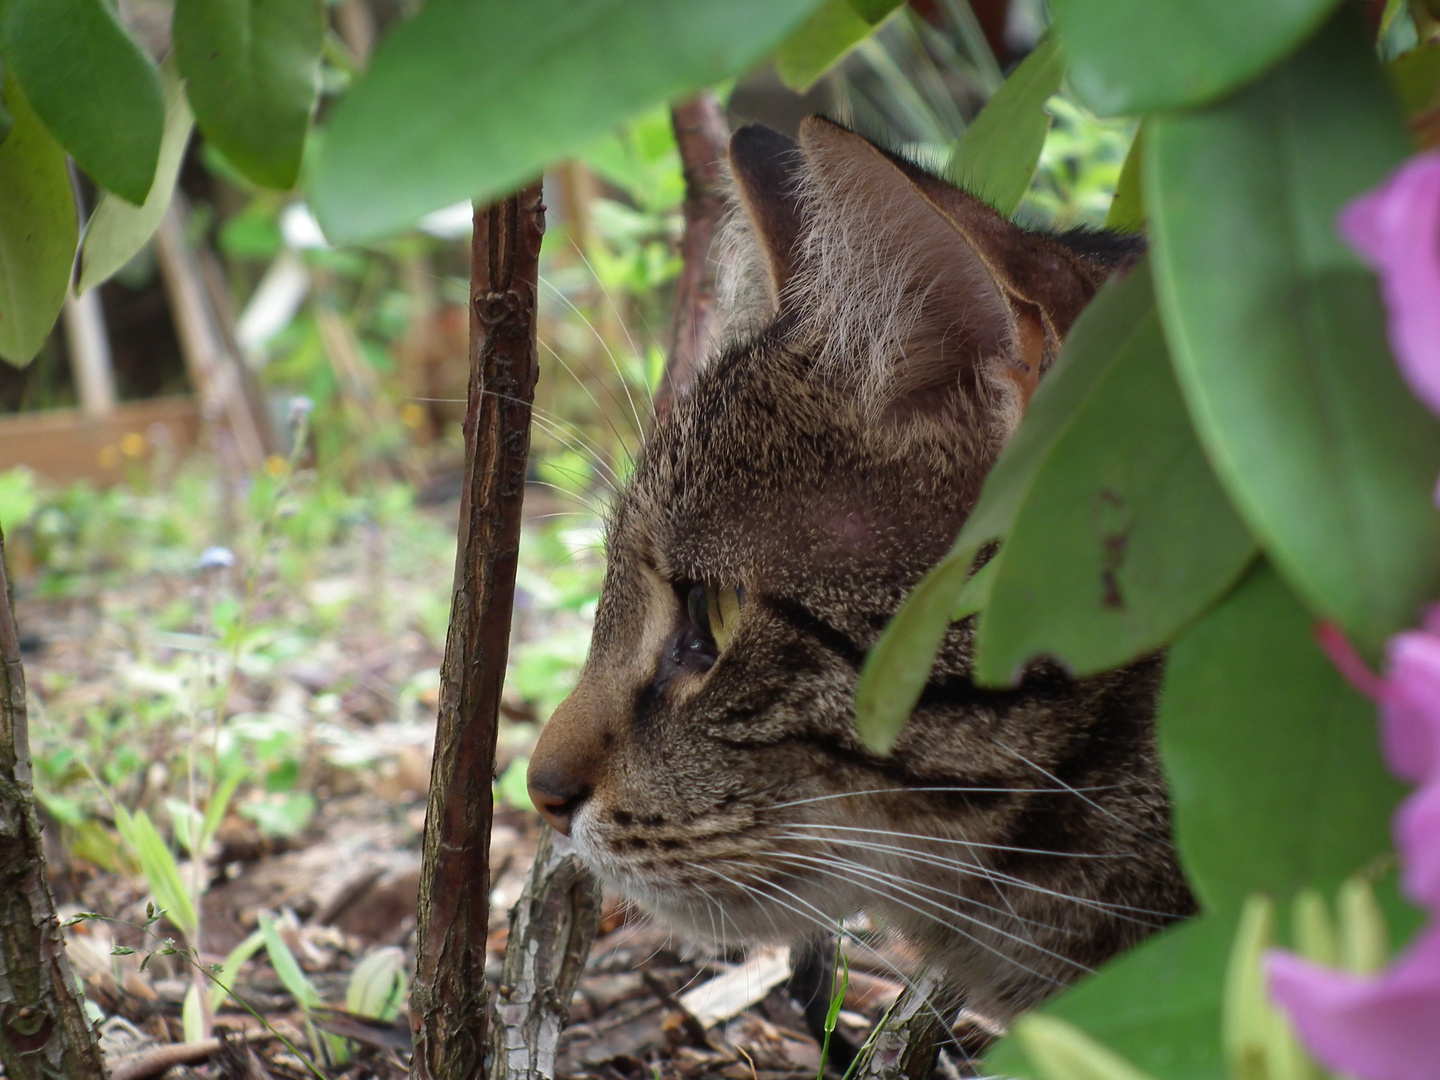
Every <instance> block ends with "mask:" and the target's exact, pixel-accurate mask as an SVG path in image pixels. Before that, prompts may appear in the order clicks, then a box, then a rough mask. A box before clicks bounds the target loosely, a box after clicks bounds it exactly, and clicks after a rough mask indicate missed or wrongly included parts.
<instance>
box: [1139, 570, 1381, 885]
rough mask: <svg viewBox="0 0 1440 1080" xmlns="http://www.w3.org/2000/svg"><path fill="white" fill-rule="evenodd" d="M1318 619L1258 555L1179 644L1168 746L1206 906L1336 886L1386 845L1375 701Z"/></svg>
mask: <svg viewBox="0 0 1440 1080" xmlns="http://www.w3.org/2000/svg"><path fill="white" fill-rule="evenodd" d="M1312 626H1313V619H1312V618H1311V617H1310V616H1309V615H1308V614H1307V613H1306V611H1305V609H1304V608H1303V607H1302V606H1301V605H1300V603H1299V601H1297V600H1296V599H1295V597H1294V595H1293V594H1292V593H1291V592H1290V591H1289V590H1288V589H1287V588H1286V587H1285V585H1284V583H1283V582H1282V581H1281V580H1280V578H1279V576H1278V575H1277V574H1276V573H1275V572H1274V570H1272V569H1271V568H1270V567H1269V566H1268V565H1267V564H1264V563H1262V564H1260V565H1259V566H1257V567H1256V568H1255V570H1253V571H1252V572H1251V573H1250V574H1249V575H1248V576H1247V577H1246V579H1245V581H1244V583H1243V584H1242V585H1241V586H1240V587H1239V588H1238V589H1236V591H1235V592H1234V593H1233V594H1232V595H1231V596H1230V598H1229V599H1228V600H1227V601H1226V602H1225V603H1223V604H1221V605H1220V606H1218V607H1217V608H1215V609H1214V610H1213V611H1212V612H1210V614H1208V615H1207V616H1205V618H1203V619H1201V620H1200V621H1199V622H1198V623H1196V624H1195V625H1194V626H1193V627H1192V628H1191V629H1190V631H1189V632H1188V633H1187V634H1185V636H1184V637H1182V638H1181V639H1180V640H1179V641H1178V642H1176V643H1175V646H1174V647H1173V648H1172V649H1171V650H1170V656H1169V659H1168V661H1167V665H1166V672H1165V687H1164V690H1163V692H1162V694H1161V704H1160V715H1159V720H1158V723H1159V737H1160V749H1161V754H1162V757H1163V759H1164V762H1165V770H1166V773H1167V774H1168V777H1169V780H1170V795H1171V799H1172V802H1173V805H1174V814H1175V833H1176V842H1177V843H1178V845H1179V847H1180V854H1181V858H1182V860H1183V862H1184V864H1185V869H1186V872H1187V873H1188V874H1189V876H1190V880H1191V882H1192V884H1193V885H1194V887H1195V890H1196V892H1197V893H1198V894H1199V896H1200V899H1201V901H1202V903H1204V904H1206V905H1207V906H1212V907H1222V906H1230V907H1238V906H1239V904H1240V903H1241V902H1242V901H1243V900H1244V898H1245V897H1246V896H1247V895H1248V894H1250V893H1252V892H1268V893H1272V894H1279V895H1285V894H1287V893H1290V892H1292V891H1294V890H1295V889H1298V888H1300V887H1301V886H1304V885H1309V886H1313V887H1316V888H1318V889H1320V890H1321V892H1323V893H1325V894H1327V895H1328V894H1329V893H1331V892H1332V891H1333V890H1334V889H1335V887H1336V886H1338V885H1339V884H1340V882H1341V881H1342V880H1344V878H1346V877H1347V876H1349V875H1350V874H1352V873H1354V872H1355V871H1357V870H1359V869H1361V868H1362V867H1364V866H1365V864H1366V863H1367V862H1369V861H1370V860H1371V859H1373V858H1374V857H1375V856H1376V855H1377V854H1380V853H1382V852H1385V851H1388V850H1389V849H1390V828H1389V820H1390V814H1391V812H1392V811H1393V810H1394V808H1395V805H1396V803H1397V802H1398V801H1399V799H1400V797H1401V795H1402V789H1401V787H1400V785H1399V784H1398V783H1396V781H1394V780H1393V779H1391V778H1390V776H1389V775H1388V774H1387V773H1386V771H1385V768H1384V766H1383V764H1382V763H1381V760H1380V752H1379V739H1378V735H1377V729H1376V723H1375V706H1374V704H1373V703H1372V702H1370V701H1367V700H1366V699H1365V698H1363V697H1361V696H1360V695H1359V694H1358V693H1356V692H1355V691H1354V690H1352V689H1351V688H1350V686H1349V685H1348V684H1347V683H1346V682H1345V680H1344V679H1342V678H1341V677H1340V675H1339V674H1338V673H1337V672H1336V671H1335V668H1334V666H1333V665H1332V664H1331V663H1330V661H1329V660H1328V659H1326V657H1325V655H1324V654H1323V653H1322V652H1321V651H1320V648H1319V646H1318V645H1316V643H1315V639H1314V635H1313V633H1312Z"/></svg>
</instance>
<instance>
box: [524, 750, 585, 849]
mask: <svg viewBox="0 0 1440 1080" xmlns="http://www.w3.org/2000/svg"><path fill="white" fill-rule="evenodd" d="M526 782H527V784H528V786H529V789H530V801H531V802H533V803H534V804H535V809H536V810H538V811H539V812H540V816H541V817H542V818H544V819H545V820H546V821H548V822H549V823H550V825H551V827H552V828H553V829H554V830H555V831H556V832H558V833H563V834H564V835H566V836H569V835H570V823H571V818H573V817H574V815H575V812H576V811H577V810H579V809H580V806H581V804H583V803H584V802H585V800H586V799H588V798H589V797H590V777H589V773H588V770H585V769H583V768H575V767H574V766H573V765H572V763H571V762H568V761H565V760H564V759H563V758H561V759H558V760H557V758H556V757H552V758H549V759H541V758H539V757H537V758H536V759H535V760H532V761H531V762H530V772H529V775H528V776H527V777H526Z"/></svg>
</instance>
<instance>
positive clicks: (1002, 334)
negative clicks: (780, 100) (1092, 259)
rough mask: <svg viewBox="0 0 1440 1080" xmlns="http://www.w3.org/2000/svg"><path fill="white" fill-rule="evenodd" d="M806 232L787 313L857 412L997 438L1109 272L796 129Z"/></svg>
mask: <svg viewBox="0 0 1440 1080" xmlns="http://www.w3.org/2000/svg"><path fill="white" fill-rule="evenodd" d="M800 145H801V149H802V151H803V153H804V156H805V164H806V173H805V180H804V183H803V186H802V191H801V196H802V200H803V201H804V209H805V222H806V227H805V229H804V231H803V233H802V236H801V240H800V260H799V265H800V268H801V269H800V272H798V273H796V274H794V275H792V278H791V280H790V282H789V284H788V287H787V293H786V299H785V304H784V306H785V307H787V308H793V309H794V310H795V311H796V312H797V313H798V314H800V316H801V318H802V320H803V321H804V324H805V325H806V326H807V327H808V329H809V331H810V332H811V334H812V335H813V337H814V340H816V341H817V342H819V343H820V344H819V357H818V359H819V363H820V364H821V366H822V368H823V369H824V370H826V371H827V372H828V373H829V374H830V375H832V376H834V377H839V378H840V379H841V380H842V381H848V382H851V383H853V384H854V385H855V386H856V387H857V389H858V390H859V391H860V393H861V396H862V399H863V401H864V402H865V404H866V405H867V406H869V407H872V408H879V409H885V408H889V407H891V406H899V407H901V408H902V409H903V410H904V411H907V412H908V411H911V410H914V409H920V410H924V411H931V410H934V409H947V410H952V411H953V409H954V408H955V407H956V406H957V405H959V406H960V407H961V408H962V411H963V412H964V413H966V414H974V413H976V412H977V411H978V412H980V413H981V414H983V415H982V420H983V422H985V423H986V424H987V425H988V426H990V427H992V428H994V429H996V434H997V435H999V436H1000V437H1001V438H1004V437H1006V436H1007V435H1008V434H1009V432H1010V431H1011V430H1013V428H1014V427H1015V426H1016V425H1018V423H1019V420H1020V415H1021V413H1022V412H1023V410H1024V406H1025V404H1026V402H1027V401H1028V400H1029V396H1030V393H1031V392H1032V391H1033V390H1034V388H1035V385H1036V384H1037V383H1038V381H1039V378H1040V375H1041V373H1042V372H1043V371H1044V369H1045V368H1046V367H1048V366H1049V363H1050V361H1051V360H1053V358H1054V356H1055V354H1056V352H1058V350H1059V345H1060V341H1061V339H1062V338H1063V337H1064V334H1065V332H1066V331H1067V330H1068V329H1069V327H1070V324H1071V323H1072V322H1073V321H1074V319H1075V317H1076V316H1077V315H1078V314H1079V312H1080V310H1081V308H1083V307H1084V306H1085V304H1086V302H1088V300H1089V299H1090V297H1091V296H1092V295H1094V292H1095V290H1096V289H1097V288H1098V286H1099V284H1100V282H1101V281H1102V280H1103V278H1104V276H1105V275H1104V271H1103V270H1102V269H1100V268H1099V267H1096V266H1093V265H1091V264H1089V263H1088V262H1087V261H1086V260H1085V259H1083V258H1082V257H1081V256H1079V255H1077V254H1075V253H1074V252H1072V251H1070V250H1069V249H1067V248H1066V247H1064V246H1063V245H1061V244H1060V243H1058V242H1056V241H1055V240H1052V239H1050V238H1049V237H1045V236H1041V235H1037V234H1035V233H1031V232H1028V231H1027V230H1025V229H1022V228H1020V227H1019V226H1017V225H1014V224H1012V223H1011V222H1009V221H1007V220H1005V218H1004V217H1002V216H1001V215H1000V214H998V213H996V212H995V211H994V210H993V209H991V208H990V207H989V206H987V205H986V204H985V203H983V202H981V201H980V200H979V199H976V198H974V197H973V196H971V195H969V194H967V193H965V192H963V191H961V190H959V189H958V188H955V187H952V186H951V185H950V184H948V183H946V182H945V181H943V180H940V179H938V178H936V177H933V176H931V175H929V174H928V173H926V172H925V171H924V170H923V169H920V168H919V167H917V166H915V165H913V164H911V163H910V162H907V161H905V160H903V159H901V158H897V157H893V156H891V155H889V154H887V153H885V152H884V151H882V150H880V149H878V148H877V147H876V146H874V145H873V144H872V143H870V142H869V141H867V140H866V139H864V138H862V137H861V136H859V135H856V134H854V133H853V132H851V131H847V130H846V129H845V128H842V127H840V126H839V125H838V124H835V123H832V122H831V121H828V120H824V119H821V118H818V117H813V118H811V119H809V120H806V121H805V122H804V124H803V125H802V126H801V129H800Z"/></svg>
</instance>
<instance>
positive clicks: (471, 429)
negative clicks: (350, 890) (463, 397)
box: [411, 181, 545, 1080]
mask: <svg viewBox="0 0 1440 1080" xmlns="http://www.w3.org/2000/svg"><path fill="white" fill-rule="evenodd" d="M544 232H545V207H544V205H543V203H542V202H541V199H540V184H539V183H538V181H537V182H536V183H535V184H533V185H532V186H530V187H528V188H526V189H524V190H523V191H521V192H520V193H519V194H517V195H515V196H514V197H512V198H509V199H506V200H504V201H503V202H500V203H496V204H495V205H493V206H490V207H487V208H484V209H478V210H477V211H476V213H475V232H474V235H473V238H472V240H471V253H470V392H469V403H468V405H467V408H466V412H465V482H464V488H463V489H462V492H461V501H460V529H459V546H458V553H457V556H456V560H455V585H454V591H453V595H452V600H451V609H450V630H449V634H448V636H447V638H446V642H445V659H444V663H443V666H442V667H441V676H440V715H439V720H438V724H437V728H436V732H435V760H434V765H433V767H432V771H431V778H430V801H429V806H428V810H427V814H426V819H425V841H424V856H423V863H422V865H421V871H420V906H419V912H420V926H419V943H418V948H417V955H416V961H415V968H416V970H415V988H414V993H413V996H412V999H411V1017H412V1021H411V1022H412V1025H413V1029H414V1034H415V1053H414V1056H413V1058H412V1059H411V1075H412V1076H413V1077H414V1078H415V1080H479V1078H480V1077H481V1076H483V1075H484V1073H485V1071H486V1064H487V1063H486V1057H487V1051H488V1050H489V1047H490V1036H489V1016H490V1009H489V1002H488V1000H487V998H488V995H487V994H486V991H485V938H486V933H487V930H488V926H487V915H488V912H489V896H490V866H489V858H490V823H491V809H492V806H491V804H492V799H493V796H492V794H491V786H490V785H491V780H492V777H493V773H494V767H495V732H496V721H497V718H498V715H499V710H500V687H501V684H502V682H503V681H504V678H505V659H506V654H507V652H508V649H509V639H510V615H511V610H512V607H513V605H514V599H515V566H516V561H517V559H518V556H519V550H520V506H521V499H522V497H523V495H524V491H525V462H526V457H527V455H528V453H529V449H530V405H531V402H532V400H533V399H534V395H535V377H536V373H537V369H538V365H537V358H536V343H535V292H536V281H537V272H538V267H539V256H540V240H541V237H542V236H543V235H544Z"/></svg>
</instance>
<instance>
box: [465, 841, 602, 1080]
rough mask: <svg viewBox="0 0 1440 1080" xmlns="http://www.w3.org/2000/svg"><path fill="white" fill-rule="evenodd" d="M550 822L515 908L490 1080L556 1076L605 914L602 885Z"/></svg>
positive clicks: (541, 1079)
mask: <svg viewBox="0 0 1440 1080" xmlns="http://www.w3.org/2000/svg"><path fill="white" fill-rule="evenodd" d="M556 847H557V844H556V840H555V833H554V832H553V831H552V830H551V829H550V828H549V827H548V826H547V827H545V831H544V835H542V836H541V838H540V845H539V847H538V848H537V850H536V852H535V862H534V863H533V864H532V865H531V867H530V876H529V877H528V878H527V879H526V881H525V891H524V892H523V893H521V894H520V900H519V902H518V903H517V904H516V905H515V907H514V908H513V909H512V910H511V912H510V940H509V942H508V943H507V944H506V947H505V969H504V973H503V974H502V975H501V977H500V1001H499V1004H498V1006H497V1008H496V1014H497V1018H498V1021H499V1022H498V1023H497V1024H496V1026H495V1032H494V1042H495V1056H494V1059H493V1062H492V1064H491V1068H490V1080H554V1077H555V1054H556V1048H557V1047H558V1045H559V1042H560V1032H561V1031H563V1030H564V1028H565V1023H566V1021H568V1020H569V1019H570V999H571V997H573V996H574V994H575V986H576V984H577V983H578V982H579V981H580V973H581V972H582V971H584V969H585V958H586V957H587V956H589V955H590V945H591V943H592V942H593V941H594V940H595V930H596V928H597V926H598V925H599V922H600V887H599V885H597V884H596V882H595V879H594V878H593V877H591V875H590V872H589V871H588V870H586V869H585V868H584V867H583V866H581V865H580V862H579V860H578V859H576V858H575V856H574V855H573V854H570V853H568V852H566V853H565V854H561V853H560V852H559V851H557V850H556Z"/></svg>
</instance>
